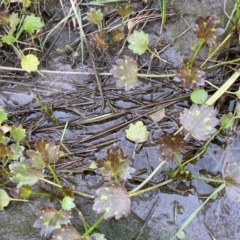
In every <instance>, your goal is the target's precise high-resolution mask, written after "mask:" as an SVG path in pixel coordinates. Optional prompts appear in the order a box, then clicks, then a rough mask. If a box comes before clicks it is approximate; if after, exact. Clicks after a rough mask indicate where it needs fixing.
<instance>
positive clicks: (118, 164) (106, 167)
mask: <svg viewBox="0 0 240 240" xmlns="http://www.w3.org/2000/svg"><path fill="white" fill-rule="evenodd" d="M132 162H133V159H131V158H130V157H124V153H123V150H122V149H121V148H119V147H118V146H112V147H111V148H109V149H108V150H107V157H106V158H103V159H100V160H98V166H99V167H100V172H101V174H102V176H104V177H105V178H107V179H109V180H111V179H112V178H115V179H117V178H118V177H120V178H121V179H123V180H127V179H129V178H132V176H131V173H133V172H134V168H132V167H131V166H132Z"/></svg>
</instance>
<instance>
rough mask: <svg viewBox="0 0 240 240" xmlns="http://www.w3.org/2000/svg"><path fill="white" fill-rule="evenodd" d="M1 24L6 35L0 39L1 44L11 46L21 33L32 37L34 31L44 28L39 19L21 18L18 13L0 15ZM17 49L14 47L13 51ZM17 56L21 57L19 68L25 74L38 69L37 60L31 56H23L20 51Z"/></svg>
mask: <svg viewBox="0 0 240 240" xmlns="http://www.w3.org/2000/svg"><path fill="white" fill-rule="evenodd" d="M1 15H2V16H3V17H1V19H3V20H2V24H3V25H4V26H5V29H6V34H4V35H3V36H2V37H1V41H2V43H5V44H8V45H10V46H12V45H13V44H14V43H15V42H17V41H18V39H19V37H20V36H21V35H22V33H23V32H26V33H28V34H29V35H31V36H33V34H34V32H35V31H38V30H39V29H40V28H42V27H43V26H44V23H43V22H42V21H41V18H40V17H36V16H34V15H33V14H31V15H28V16H25V17H22V16H19V14H18V13H15V12H13V13H11V14H8V13H7V12H4V13H1ZM16 49H17V48H16V47H15V50H16ZM17 51H18V55H19V56H20V57H21V66H22V68H23V69H24V70H26V71H27V72H31V71H36V70H37V69H38V65H39V61H38V58H37V57H36V56H35V55H33V54H28V55H26V56H23V54H22V53H21V51H20V50H17Z"/></svg>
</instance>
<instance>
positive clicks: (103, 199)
mask: <svg viewBox="0 0 240 240" xmlns="http://www.w3.org/2000/svg"><path fill="white" fill-rule="evenodd" d="M97 195H98V197H97V198H95V200H94V204H93V210H94V211H97V213H104V218H105V219H110V218H112V217H115V219H120V218H121V217H123V216H125V217H127V216H128V214H129V213H130V211H131V200H130V197H129V196H128V193H127V191H126V189H125V188H124V187H123V186H121V185H120V184H119V183H116V182H114V183H105V184H104V186H103V187H101V188H99V189H98V190H97Z"/></svg>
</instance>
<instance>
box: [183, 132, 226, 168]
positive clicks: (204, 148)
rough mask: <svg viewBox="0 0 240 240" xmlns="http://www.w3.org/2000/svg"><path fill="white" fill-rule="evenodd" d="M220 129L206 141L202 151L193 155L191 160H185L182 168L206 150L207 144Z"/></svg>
mask: <svg viewBox="0 0 240 240" xmlns="http://www.w3.org/2000/svg"><path fill="white" fill-rule="evenodd" d="M221 130H222V128H219V129H218V130H217V131H216V132H215V133H214V134H213V135H212V136H211V137H210V139H208V141H207V142H206V143H205V144H204V146H203V148H202V150H201V151H200V152H199V153H198V154H197V155H195V156H194V157H193V158H191V159H189V160H187V161H186V162H184V163H183V164H182V166H183V167H184V166H185V165H187V164H188V163H190V162H191V161H193V160H194V159H196V158H198V157H199V156H201V155H202V154H203V153H204V152H205V151H206V149H207V147H208V144H209V143H210V142H211V141H212V140H213V139H214V138H215V137H216V136H217V135H218V134H219V133H220V132H221Z"/></svg>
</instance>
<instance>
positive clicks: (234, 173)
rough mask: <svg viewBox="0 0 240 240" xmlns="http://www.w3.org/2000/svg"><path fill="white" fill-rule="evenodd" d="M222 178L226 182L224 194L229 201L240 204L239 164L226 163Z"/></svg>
mask: <svg viewBox="0 0 240 240" xmlns="http://www.w3.org/2000/svg"><path fill="white" fill-rule="evenodd" d="M223 177H224V179H225V180H226V187H225V189H226V194H227V197H228V198H229V200H231V201H233V202H236V203H240V164H239V162H230V163H227V164H226V166H225V169H224V173H223Z"/></svg>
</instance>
